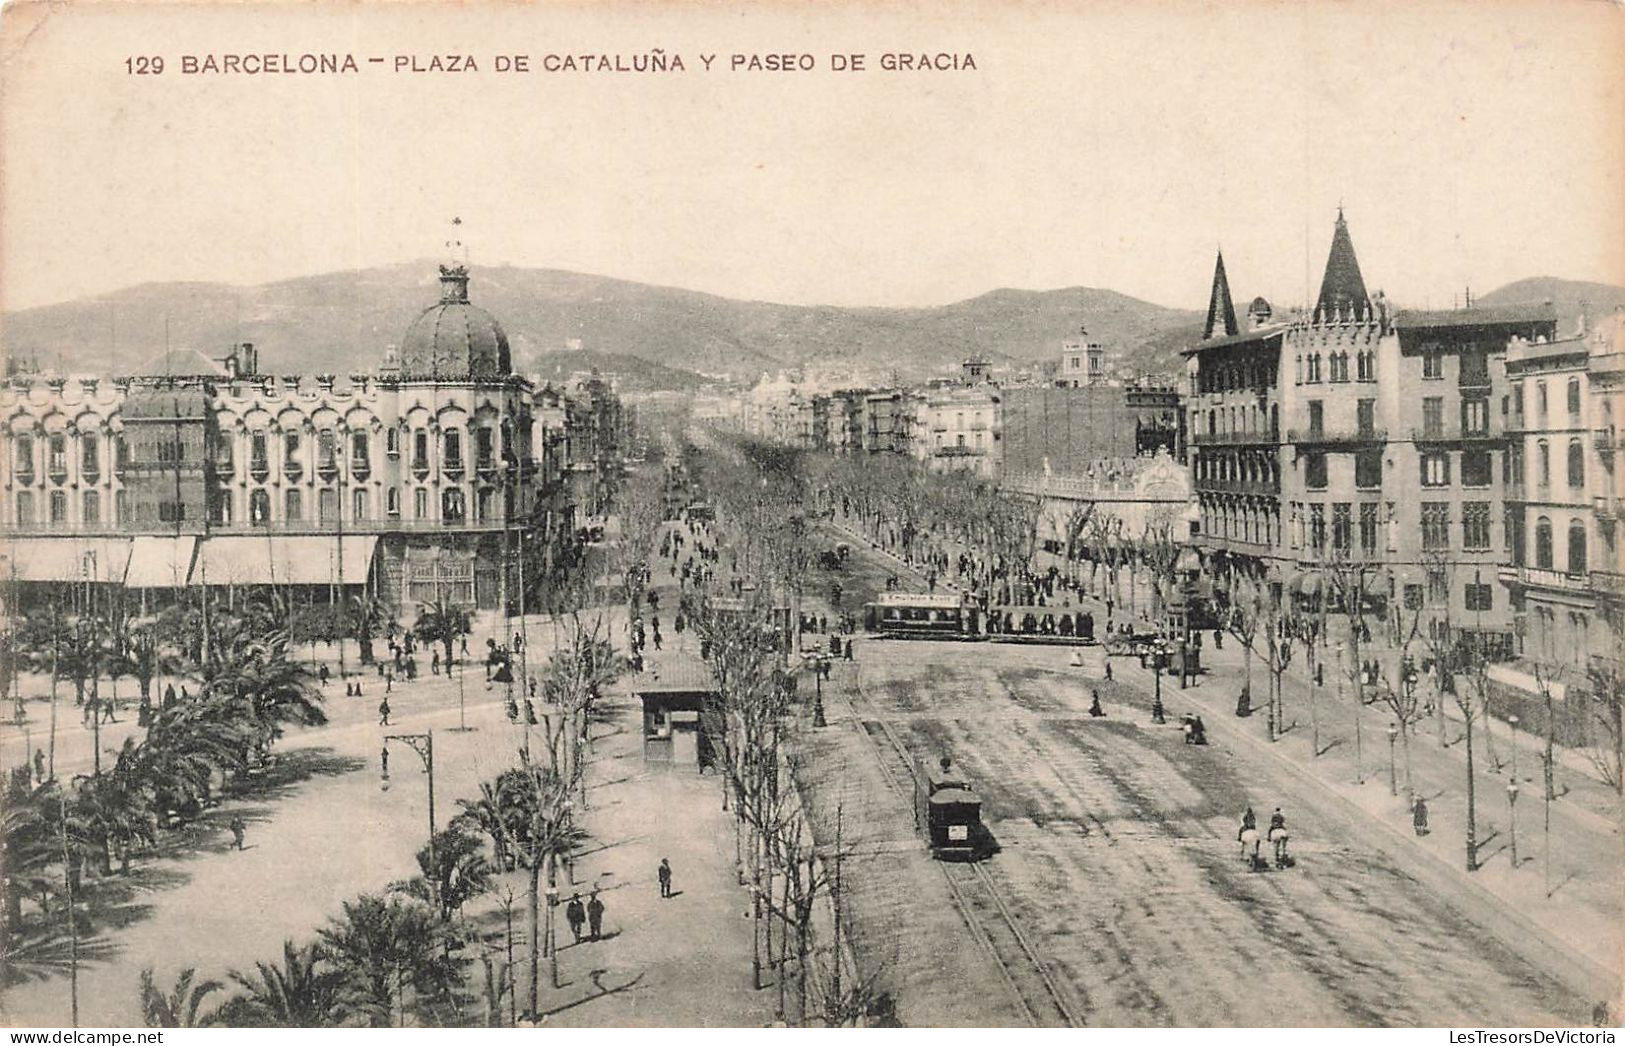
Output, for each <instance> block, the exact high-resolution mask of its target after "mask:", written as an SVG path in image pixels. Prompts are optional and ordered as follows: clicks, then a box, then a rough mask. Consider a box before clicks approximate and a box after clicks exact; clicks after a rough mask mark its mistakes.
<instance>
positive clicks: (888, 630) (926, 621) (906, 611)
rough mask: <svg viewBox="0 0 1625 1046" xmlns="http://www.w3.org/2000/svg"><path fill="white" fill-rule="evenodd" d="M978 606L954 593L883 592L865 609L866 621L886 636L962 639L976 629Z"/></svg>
mask: <svg viewBox="0 0 1625 1046" xmlns="http://www.w3.org/2000/svg"><path fill="white" fill-rule="evenodd" d="M977 613H978V611H977V609H976V607H974V606H969V605H967V604H966V603H965V602H964V601H963V600H962V599H960V597H959V596H957V595H954V594H952V593H934V592H882V593H880V595H879V596H877V597H876V599H875V601H874V602H873V603H869V604H867V605H865V606H864V608H863V624H864V627H865V628H866V629H868V630H869V631H870V632H877V633H879V634H880V635H883V636H900V637H904V638H913V639H961V638H966V637H969V636H974V635H975V634H976V632H977V621H976V617H977Z"/></svg>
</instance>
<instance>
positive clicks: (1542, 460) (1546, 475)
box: [1535, 440, 1552, 487]
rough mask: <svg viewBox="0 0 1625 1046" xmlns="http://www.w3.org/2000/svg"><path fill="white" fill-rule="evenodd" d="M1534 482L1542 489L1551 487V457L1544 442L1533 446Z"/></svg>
mask: <svg viewBox="0 0 1625 1046" xmlns="http://www.w3.org/2000/svg"><path fill="white" fill-rule="evenodd" d="M1535 480H1536V482H1538V483H1539V484H1540V485H1541V486H1543V487H1549V486H1551V485H1552V457H1551V454H1550V453H1549V451H1548V448H1547V446H1546V441H1545V440H1541V441H1540V442H1539V443H1537V444H1535Z"/></svg>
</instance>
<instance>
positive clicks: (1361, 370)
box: [1354, 351, 1377, 381]
mask: <svg viewBox="0 0 1625 1046" xmlns="http://www.w3.org/2000/svg"><path fill="white" fill-rule="evenodd" d="M1354 366H1355V372H1356V373H1355V377H1356V378H1358V379H1359V380H1360V381H1376V380H1377V357H1376V354H1375V353H1372V352H1370V351H1361V352H1360V354H1359V356H1357V357H1356V358H1355V364H1354Z"/></svg>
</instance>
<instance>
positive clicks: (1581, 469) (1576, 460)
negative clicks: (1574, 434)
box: [1569, 439, 1586, 488]
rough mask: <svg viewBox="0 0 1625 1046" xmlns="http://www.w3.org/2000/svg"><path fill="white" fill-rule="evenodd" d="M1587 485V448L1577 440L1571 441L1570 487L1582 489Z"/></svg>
mask: <svg viewBox="0 0 1625 1046" xmlns="http://www.w3.org/2000/svg"><path fill="white" fill-rule="evenodd" d="M1585 485H1586V458H1585V448H1584V447H1583V446H1581V444H1580V441H1579V440H1577V439H1571V440H1569V486H1571V487H1574V488H1580V487H1583V486H1585Z"/></svg>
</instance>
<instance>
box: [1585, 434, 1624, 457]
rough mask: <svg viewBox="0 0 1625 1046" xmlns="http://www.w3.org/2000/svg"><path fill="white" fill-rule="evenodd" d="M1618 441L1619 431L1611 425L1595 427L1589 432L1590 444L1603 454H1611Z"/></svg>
mask: <svg viewBox="0 0 1625 1046" xmlns="http://www.w3.org/2000/svg"><path fill="white" fill-rule="evenodd" d="M1619 443H1620V438H1619V432H1618V431H1617V430H1615V429H1614V428H1612V427H1609V428H1599V429H1595V430H1593V431H1592V433H1591V445H1592V446H1593V447H1595V448H1597V450H1598V451H1600V452H1602V453H1604V454H1612V453H1613V452H1614V448H1615V447H1617V446H1618V445H1619Z"/></svg>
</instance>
